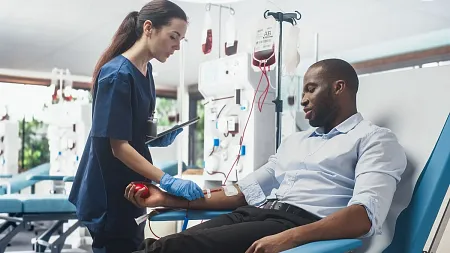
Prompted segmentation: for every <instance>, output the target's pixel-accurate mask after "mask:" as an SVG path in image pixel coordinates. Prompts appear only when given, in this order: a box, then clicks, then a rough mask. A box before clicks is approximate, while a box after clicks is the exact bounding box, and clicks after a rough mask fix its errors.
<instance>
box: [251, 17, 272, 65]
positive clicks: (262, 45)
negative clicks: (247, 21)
mask: <svg viewBox="0 0 450 253" xmlns="http://www.w3.org/2000/svg"><path fill="white" fill-rule="evenodd" d="M258 24H259V25H258V26H257V30H256V38H255V44H254V48H253V61H252V65H253V68H254V69H255V70H257V71H258V70H259V71H262V69H261V68H263V69H266V68H267V70H271V69H274V68H275V65H274V63H275V62H276V58H275V55H276V52H275V51H276V50H275V48H276V46H277V45H276V40H277V38H278V28H277V22H276V20H275V19H274V18H273V17H268V18H267V19H266V18H265V19H263V20H261V21H260V22H259V23H258Z"/></svg>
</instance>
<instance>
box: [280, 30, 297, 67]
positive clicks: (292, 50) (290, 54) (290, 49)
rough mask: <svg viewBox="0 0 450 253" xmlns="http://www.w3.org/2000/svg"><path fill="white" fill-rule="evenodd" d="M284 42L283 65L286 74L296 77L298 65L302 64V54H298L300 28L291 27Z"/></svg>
mask: <svg viewBox="0 0 450 253" xmlns="http://www.w3.org/2000/svg"><path fill="white" fill-rule="evenodd" d="M285 34H286V35H285V38H283V39H284V41H285V42H286V45H285V47H284V48H285V49H284V50H283V65H284V69H285V74H287V75H295V71H296V69H297V66H298V64H299V63H300V54H299V52H298V49H297V47H298V41H299V35H300V28H298V27H297V26H291V27H290V28H289V29H287V31H286V33H285Z"/></svg>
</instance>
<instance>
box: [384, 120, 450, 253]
mask: <svg viewBox="0 0 450 253" xmlns="http://www.w3.org/2000/svg"><path fill="white" fill-rule="evenodd" d="M449 184H450V115H449V117H447V121H446V122H445V125H444V129H443V130H442V132H441V135H440V136H439V140H438V142H437V143H436V146H435V147H434V149H433V152H432V153H431V157H430V159H429V160H428V162H427V164H426V165H425V168H424V169H423V171H422V174H421V175H420V177H419V180H418V181H417V183H416V187H415V189H414V194H413V197H412V199H411V202H410V204H409V206H408V208H407V209H406V210H405V211H403V213H402V214H401V215H400V216H399V218H398V220H397V225H396V228H397V229H396V230H397V231H400V230H401V233H395V235H394V239H393V241H392V243H391V245H390V246H389V247H388V248H387V249H386V250H385V252H386V253H396V252H422V250H423V247H424V245H425V243H426V241H427V239H428V236H429V234H430V231H431V228H432V226H433V224H434V221H435V219H436V216H437V214H438V212H439V208H440V207H441V204H442V201H443V199H444V197H445V194H446V192H447V189H448V187H449Z"/></svg>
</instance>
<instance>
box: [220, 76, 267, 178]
mask: <svg viewBox="0 0 450 253" xmlns="http://www.w3.org/2000/svg"><path fill="white" fill-rule="evenodd" d="M263 76H266V77H267V75H265V73H262V74H261V78H260V79H259V83H258V87H257V88H256V90H255V94H254V95H253V101H252V106H251V108H250V112H249V115H248V117H247V122H246V123H245V127H244V130H243V131H242V136H241V138H240V140H239V151H238V155H237V157H236V160H234V163H233V165H232V166H231V169H230V171H229V172H228V174H227V176H226V177H225V181H223V184H222V186H225V184H226V182H227V180H228V177H229V176H230V174H231V172H232V171H233V168H234V166H235V165H236V164H237V163H238V162H239V160H240V158H241V150H242V143H243V141H244V137H245V131H246V130H247V125H248V122H249V121H250V117H251V115H252V113H253V106H254V104H255V99H256V95H257V94H258V91H259V86H260V85H261V81H262V78H263ZM266 89H267V88H266ZM260 98H261V97H260ZM261 110H262V106H261V108H260V111H261Z"/></svg>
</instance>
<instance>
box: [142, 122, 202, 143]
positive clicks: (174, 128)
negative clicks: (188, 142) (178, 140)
mask: <svg viewBox="0 0 450 253" xmlns="http://www.w3.org/2000/svg"><path fill="white" fill-rule="evenodd" d="M199 119H200V117H196V118H193V119H190V120H188V121H186V122H184V123H181V124H178V125H175V126H173V127H172V128H170V129H168V130H166V131H164V132H161V133H159V134H158V135H157V136H156V137H155V138H153V139H150V140H147V141H146V142H145V144H149V143H150V142H152V141H154V140H156V139H159V138H161V137H162V136H164V135H166V134H169V133H171V132H173V131H176V130H178V129H180V128H183V127H187V126H190V125H192V124H194V123H196V122H197V121H198V120H199ZM150 138H151V137H150Z"/></svg>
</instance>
